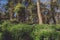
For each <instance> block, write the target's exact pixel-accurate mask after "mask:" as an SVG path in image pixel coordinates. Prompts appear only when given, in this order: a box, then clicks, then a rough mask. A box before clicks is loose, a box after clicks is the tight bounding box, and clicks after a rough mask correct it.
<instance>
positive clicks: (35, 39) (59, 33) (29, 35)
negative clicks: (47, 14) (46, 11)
mask: <svg viewBox="0 0 60 40" xmlns="http://www.w3.org/2000/svg"><path fill="white" fill-rule="evenodd" d="M0 27H1V28H0V29H1V30H2V31H1V32H0V33H1V34H0V40H2V38H3V40H8V39H9V40H60V25H48V24H43V25H27V24H13V23H10V22H4V23H2V24H0Z"/></svg>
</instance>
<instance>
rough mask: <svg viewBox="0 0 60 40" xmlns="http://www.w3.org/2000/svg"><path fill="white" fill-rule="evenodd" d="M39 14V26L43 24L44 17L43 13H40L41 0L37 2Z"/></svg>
mask: <svg viewBox="0 0 60 40" xmlns="http://www.w3.org/2000/svg"><path fill="white" fill-rule="evenodd" d="M37 13H38V20H39V24H42V23H43V21H42V15H41V11H40V0H37Z"/></svg>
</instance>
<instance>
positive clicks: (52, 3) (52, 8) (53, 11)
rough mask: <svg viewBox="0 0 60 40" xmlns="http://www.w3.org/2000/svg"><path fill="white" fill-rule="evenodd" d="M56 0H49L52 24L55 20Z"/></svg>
mask: <svg viewBox="0 0 60 40" xmlns="http://www.w3.org/2000/svg"><path fill="white" fill-rule="evenodd" d="M55 2H56V0H51V12H52V18H53V22H54V24H56V20H55V9H54V8H55V6H56V4H55Z"/></svg>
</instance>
